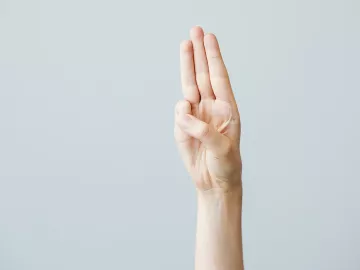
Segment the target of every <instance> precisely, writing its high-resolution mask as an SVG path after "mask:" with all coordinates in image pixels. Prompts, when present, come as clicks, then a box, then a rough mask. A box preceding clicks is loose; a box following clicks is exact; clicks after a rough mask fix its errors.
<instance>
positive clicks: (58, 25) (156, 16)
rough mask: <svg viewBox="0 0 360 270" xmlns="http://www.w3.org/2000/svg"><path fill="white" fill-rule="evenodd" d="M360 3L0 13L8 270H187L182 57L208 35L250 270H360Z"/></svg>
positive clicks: (41, 5) (2, 235)
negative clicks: (239, 179)
mask: <svg viewBox="0 0 360 270" xmlns="http://www.w3.org/2000/svg"><path fill="white" fill-rule="evenodd" d="M359 18H360V2H359V1H357V0H352V1H351V0H338V1H334V0H311V1H310V0H305V1H304V0H301V1H300V0H298V1H295V0H272V1H269V0H255V1H243V0H240V1H238V0H221V1H220V0H217V1H213V0H206V1H205V0H201V1H200V0H196V1H192V0H182V1H169V0H152V1H147V0H139V1H124V0H116V1H115V0H101V1H100V0H62V1H46V0H32V1H27V0H11V1H10V0H1V1H0V269H1V270H50V269H51V270H80V269H86V270H98V269H106V270H115V269H139V270H140V269H141V270H142V269H164V270H168V269H172V270H183V269H193V260H194V256H193V253H194V236H195V217H196V198H195V192H194V188H193V185H192V182H191V180H190V179H189V177H188V175H187V173H186V172H185V170H184V168H183V164H182V163H181V160H180V158H179V156H178V153H177V151H176V148H175V145H174V139H173V106H174V104H175V103H176V101H177V100H178V99H180V98H181V88H180V80H179V61H178V57H179V43H180V41H181V40H183V39H186V38H188V30H189V28H190V27H191V26H193V25H201V26H203V27H204V29H205V31H206V32H214V33H215V34H217V35H218V38H219V41H220V43H221V48H222V51H223V55H224V59H225V61H226V64H227V66H228V68H229V72H230V76H231V79H232V85H233V88H234V91H235V95H236V99H237V101H238V103H239V108H240V111H241V117H242V127H243V131H242V134H243V135H242V154H243V160H244V173H243V181H244V214H243V216H244V220H243V223H244V225H243V233H244V252H245V254H244V257H245V265H246V270H263V269H267V270H304V269H306V270H338V269H342V270H358V269H360V210H359V209H360V172H359V161H360V159H359V151H360V143H359V136H360V128H359V115H360V106H359V98H360V94H359V91H360V82H359V81H360V79H359V78H360V64H359V63H360V38H359V37H360V30H359V28H360V19H359Z"/></svg>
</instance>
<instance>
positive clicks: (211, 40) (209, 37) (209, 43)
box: [204, 33, 219, 49]
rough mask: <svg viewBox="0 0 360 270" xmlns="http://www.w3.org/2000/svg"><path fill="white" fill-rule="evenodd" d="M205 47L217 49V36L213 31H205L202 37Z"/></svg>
mask: <svg viewBox="0 0 360 270" xmlns="http://www.w3.org/2000/svg"><path fill="white" fill-rule="evenodd" d="M204 44H205V48H207V49H218V48H219V43H218V40H217V37H216V36H215V34H213V33H207V34H206V35H205V37H204Z"/></svg>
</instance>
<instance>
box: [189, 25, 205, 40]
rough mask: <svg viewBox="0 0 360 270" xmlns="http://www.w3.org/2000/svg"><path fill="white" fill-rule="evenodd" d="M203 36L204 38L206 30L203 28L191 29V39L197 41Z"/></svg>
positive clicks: (197, 26) (195, 27)
mask: <svg viewBox="0 0 360 270" xmlns="http://www.w3.org/2000/svg"><path fill="white" fill-rule="evenodd" d="M202 36H204V30H203V28H202V27H201V26H199V25H196V26H194V27H192V28H191V29H190V37H191V38H192V39H196V38H199V37H202Z"/></svg>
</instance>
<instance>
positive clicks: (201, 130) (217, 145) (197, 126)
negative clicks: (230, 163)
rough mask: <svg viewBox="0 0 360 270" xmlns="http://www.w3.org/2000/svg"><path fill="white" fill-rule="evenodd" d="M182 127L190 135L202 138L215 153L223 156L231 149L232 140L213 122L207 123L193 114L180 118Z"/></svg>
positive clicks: (178, 122)
mask: <svg viewBox="0 0 360 270" xmlns="http://www.w3.org/2000/svg"><path fill="white" fill-rule="evenodd" d="M177 124H178V126H179V127H180V129H181V130H182V131H183V132H185V133H186V134H188V135H189V136H191V137H193V138H195V139H198V140H200V141H201V142H202V143H203V144H204V145H205V147H206V148H208V149H209V150H210V151H211V152H213V153H214V154H215V155H219V156H222V155H224V154H226V153H228V151H229V149H230V140H229V138H227V137H226V136H224V135H223V134H221V133H220V132H219V131H217V130H216V129H215V127H214V126H213V125H211V124H207V123H205V122H203V121H201V120H199V119H198V118H196V117H195V116H193V115H191V114H184V115H182V116H181V117H179V118H178V120H177Z"/></svg>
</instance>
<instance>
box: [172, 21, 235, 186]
mask: <svg viewBox="0 0 360 270" xmlns="http://www.w3.org/2000/svg"><path fill="white" fill-rule="evenodd" d="M190 37H191V39H190V40H185V41H183V42H182V43H181V46H180V63H181V65H180V66H181V83H182V90H183V94H184V100H181V101H179V102H178V103H177V105H176V108H175V139H176V142H177V146H178V149H179V152H180V154H181V156H182V159H183V161H184V164H185V166H186V169H187V170H188V171H189V173H190V175H191V177H192V179H193V180H194V182H195V184H196V187H197V189H198V190H201V191H208V190H215V189H216V190H220V191H225V192H227V191H229V189H230V188H232V187H239V186H241V170H242V165H241V157H240V146H239V143H240V116H239V112H238V109H237V105H236V101H235V98H234V94H233V91H232V88H231V84H230V80H229V75H228V72H227V70H226V67H225V64H224V62H223V59H222V56H221V52H220V48H219V44H218V41H217V39H216V37H215V35H214V34H206V35H204V31H203V29H202V28H201V27H198V26H196V27H193V28H192V29H191V30H190Z"/></svg>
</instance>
